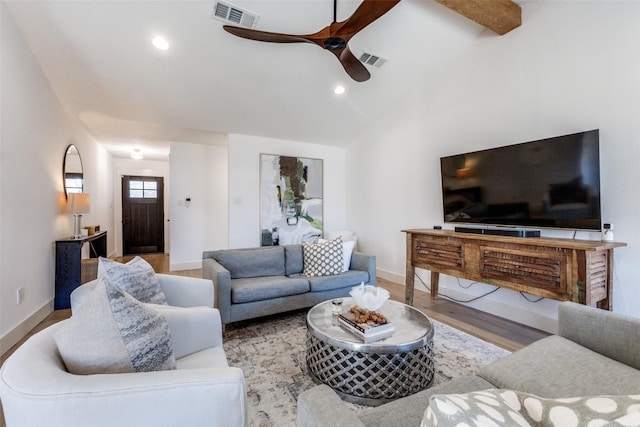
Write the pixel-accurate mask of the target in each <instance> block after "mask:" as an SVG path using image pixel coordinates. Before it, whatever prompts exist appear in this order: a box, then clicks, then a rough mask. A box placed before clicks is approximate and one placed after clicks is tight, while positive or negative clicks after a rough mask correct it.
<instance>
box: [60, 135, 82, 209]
mask: <svg viewBox="0 0 640 427" xmlns="http://www.w3.org/2000/svg"><path fill="white" fill-rule="evenodd" d="M62 178H63V183H64V195H65V196H66V197H69V194H70V193H82V191H83V190H84V177H83V173H82V160H81V159H80V152H79V151H78V149H77V148H76V146H75V145H73V144H71V145H69V146H68V147H67V151H65V153H64V161H63V163H62Z"/></svg>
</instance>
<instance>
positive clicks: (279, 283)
mask: <svg viewBox="0 0 640 427" xmlns="http://www.w3.org/2000/svg"><path fill="white" fill-rule="evenodd" d="M305 292H309V281H308V280H307V279H306V278H304V277H302V276H300V277H294V278H289V277H286V276H267V277H255V278H246V279H232V280H231V302H232V303H233V304H242V303H247V302H254V301H263V300H267V299H272V298H278V297H286V296H289V295H296V294H304V293H305Z"/></svg>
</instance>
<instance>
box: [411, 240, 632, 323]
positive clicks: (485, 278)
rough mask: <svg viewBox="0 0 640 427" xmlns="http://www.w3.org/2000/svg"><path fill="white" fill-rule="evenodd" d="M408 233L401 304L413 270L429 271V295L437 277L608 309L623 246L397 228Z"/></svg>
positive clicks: (434, 295) (434, 290)
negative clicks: (618, 250)
mask: <svg viewBox="0 0 640 427" xmlns="http://www.w3.org/2000/svg"><path fill="white" fill-rule="evenodd" d="M402 232H404V233H406V234H407V261H406V290H405V302H406V303H407V304H409V305H411V304H413V290H414V276H415V269H416V268H422V269H425V270H430V271H431V297H432V298H437V296H438V281H439V279H440V273H444V274H448V275H450V276H455V277H460V278H463V279H469V280H474V281H478V282H482V283H487V284H491V285H495V286H501V287H504V288H508V289H512V290H516V291H522V292H526V293H528V294H531V295H537V296H540V297H544V298H551V299H555V300H559V301H574V302H577V303H580V304H586V305H592V304H596V303H597V306H598V307H599V308H602V309H605V310H611V289H612V287H613V249H614V248H617V247H621V246H626V243H618V242H601V241H592V240H576V239H552V238H543V237H532V238H522V237H508V236H493V235H486V234H467V233H460V232H455V231H450V230H431V229H414V230H402Z"/></svg>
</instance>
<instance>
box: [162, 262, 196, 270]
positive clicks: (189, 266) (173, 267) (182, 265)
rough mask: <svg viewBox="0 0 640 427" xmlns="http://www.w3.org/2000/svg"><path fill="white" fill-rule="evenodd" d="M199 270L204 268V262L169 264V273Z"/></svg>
mask: <svg viewBox="0 0 640 427" xmlns="http://www.w3.org/2000/svg"><path fill="white" fill-rule="evenodd" d="M198 268H202V260H200V261H191V262H178V263H170V264H169V271H182V270H197V269H198Z"/></svg>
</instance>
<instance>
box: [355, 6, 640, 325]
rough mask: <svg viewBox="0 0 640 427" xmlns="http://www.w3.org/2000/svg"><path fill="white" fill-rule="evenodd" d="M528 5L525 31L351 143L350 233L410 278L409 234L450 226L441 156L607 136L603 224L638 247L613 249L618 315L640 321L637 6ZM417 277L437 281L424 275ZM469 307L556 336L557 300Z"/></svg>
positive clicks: (444, 282) (508, 294)
mask: <svg viewBox="0 0 640 427" xmlns="http://www.w3.org/2000/svg"><path fill="white" fill-rule="evenodd" d="M522 9H523V25H522V27H520V28H518V29H516V30H514V31H513V32H511V33H509V34H507V35H505V36H502V37H499V36H494V35H488V34H487V35H486V36H485V37H481V38H479V39H478V40H477V41H476V42H475V43H474V44H472V45H471V46H470V48H469V50H468V51H466V52H464V53H463V54H461V55H459V56H458V57H457V58H456V59H455V60H454V61H453V62H452V63H449V64H445V65H444V66H443V67H442V68H441V69H440V70H438V71H437V72H434V73H430V74H425V76H424V83H423V84H422V86H420V87H417V88H415V90H414V91H413V92H412V93H411V94H408V96H407V98H406V103H405V104H404V105H402V106H398V105H394V106H392V107H393V108H390V109H389V112H388V116H387V119H386V120H381V121H380V122H378V123H377V126H375V127H374V128H373V129H371V130H370V131H369V132H368V133H367V134H365V135H362V136H361V137H360V138H359V139H358V140H357V141H355V142H354V143H352V144H351V145H350V146H349V147H348V149H347V163H348V164H349V165H350V168H349V169H348V172H347V182H349V184H350V185H349V186H348V192H347V196H348V197H347V200H348V203H347V212H348V217H347V223H348V226H349V228H351V229H354V230H355V231H356V232H357V233H358V235H359V236H360V244H361V246H362V247H363V248H364V249H365V250H366V251H368V252H371V253H374V254H375V255H376V256H377V265H378V268H379V269H380V274H381V276H383V277H384V276H385V275H386V276H387V277H388V278H392V279H396V280H399V281H402V282H404V268H405V235H404V234H403V233H401V232H400V230H401V229H406V228H431V227H433V225H436V224H442V222H443V220H442V211H441V203H442V199H441V194H440V191H441V190H440V175H439V158H440V156H443V155H450V154H458V153H461V152H465V151H471V150H477V149H483V148H488V147H493V146H500V145H508V144H513V143H517V142H525V141H529V140H533V139H538V138H545V137H551V136H556V135H562V134H567V133H573V132H578V131H583V130H589V129H594V128H599V129H600V156H601V174H602V176H601V188H602V213H603V219H604V221H605V222H610V223H613V224H615V237H616V240H619V241H624V242H626V243H628V245H629V246H628V247H625V248H622V249H617V250H616V252H615V285H614V290H613V308H614V311H616V312H620V313H628V314H631V315H633V316H638V317H640V308H639V307H640V287H639V286H637V282H638V277H639V276H640V267H638V264H637V262H636V260H637V259H640V228H639V227H638V215H639V214H638V213H639V212H640V198H639V197H638V196H637V194H638V190H637V188H634V187H636V186H637V184H636V182H637V180H636V178H635V177H636V175H637V169H638V159H640V56H639V55H637V54H636V53H637V48H638V46H639V45H640V26H638V22H640V3H639V2H624V1H608V2H605V1H590V2H563V1H557V2H526V3H524V4H523V8H522ZM390 107H391V106H390ZM371 170H375V171H377V173H376V174H370V173H368V172H370V171H371ZM544 234H546V235H553V236H558V237H572V235H573V232H557V231H556V232H545V233H544ZM577 238H581V239H590V238H593V239H599V238H600V236H599V233H584V232H581V233H578V235H577ZM420 276H421V277H422V278H423V280H425V281H426V282H427V283H428V279H429V275H428V274H426V272H424V271H422V272H421V273H420ZM416 282H417V281H416ZM463 284H464V285H465V286H466V285H468V282H466V281H463ZM440 289H441V290H442V292H443V293H445V294H450V295H452V296H457V297H459V298H462V299H469V298H470V297H473V296H476V295H480V294H483V293H485V292H486V291H488V290H491V289H493V287H491V286H487V285H483V284H478V285H473V286H472V287H471V288H470V289H469V290H465V289H463V288H462V287H460V286H458V281H457V280H456V279H454V278H452V277H446V276H444V277H443V278H442V279H441V284H440ZM532 299H534V298H532ZM472 305H473V306H474V307H478V308H480V309H483V310H486V311H489V312H492V313H494V314H498V315H501V316H504V317H507V318H512V319H515V320H518V321H521V322H524V323H527V324H530V325H533V326H535V327H538V328H541V329H546V330H550V331H553V330H554V329H555V318H556V314H555V311H556V306H557V303H556V302H555V301H549V300H544V301H541V302H539V303H531V302H527V301H525V300H524V298H522V297H521V296H520V294H518V293H516V292H512V291H509V290H506V289H500V290H499V291H498V292H496V293H495V294H493V295H491V296H488V297H485V298H484V299H481V300H480V301H478V302H476V303H474V304H472Z"/></svg>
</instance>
